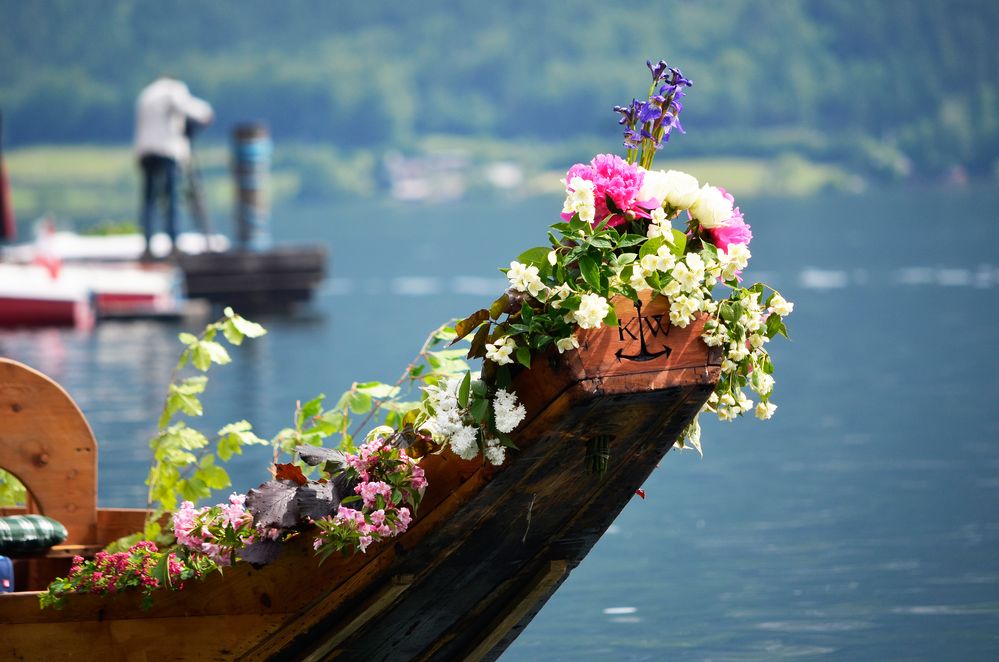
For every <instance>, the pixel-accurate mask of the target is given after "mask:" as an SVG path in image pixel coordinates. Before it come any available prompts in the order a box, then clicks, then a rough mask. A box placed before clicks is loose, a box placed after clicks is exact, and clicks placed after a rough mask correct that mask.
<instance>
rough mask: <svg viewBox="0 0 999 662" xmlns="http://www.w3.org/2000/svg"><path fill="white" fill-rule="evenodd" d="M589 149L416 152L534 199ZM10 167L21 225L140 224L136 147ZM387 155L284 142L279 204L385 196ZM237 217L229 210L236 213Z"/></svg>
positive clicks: (466, 143) (825, 184)
mask: <svg viewBox="0 0 999 662" xmlns="http://www.w3.org/2000/svg"><path fill="white" fill-rule="evenodd" d="M588 147H589V146H583V147H582V148H581V147H580V146H578V145H575V146H571V147H566V146H560V145H552V146H539V145H537V144H531V145H527V144H517V143H508V142H503V141H491V140H482V139H458V138H450V137H441V136H437V137H430V138H427V139H425V140H424V141H422V142H421V143H420V144H419V145H418V147H417V148H416V150H414V151H416V152H420V153H424V154H441V153H450V154H454V153H458V154H462V155H464V156H465V157H466V158H467V159H468V161H469V163H470V164H471V167H470V169H469V172H470V173H472V174H470V175H469V178H468V179H469V181H468V185H469V186H468V190H469V191H470V192H472V193H475V194H486V195H488V194H490V193H492V194H495V193H497V192H496V191H495V190H493V191H490V190H489V186H488V185H487V184H486V183H485V182H484V181H483V180H482V179H481V178H476V177H475V174H474V173H475V172H478V171H481V170H482V169H483V168H484V167H485V166H487V165H488V164H490V163H496V162H505V163H509V164H514V165H516V166H517V167H518V168H519V169H520V170H521V171H522V172H523V175H524V182H525V184H524V186H523V187H522V189H523V191H526V192H527V193H528V194H548V193H551V194H557V193H558V192H559V191H560V188H561V184H560V183H559V180H560V179H561V178H562V177H563V176H564V170H562V169H561V167H562V166H561V164H563V163H565V164H571V162H572V161H574V160H579V159H581V158H583V157H580V156H579V154H580V153H584V154H585V153H588V152H587V151H585V150H586V149H587V148H588ZM229 158H230V157H229V151H228V148H227V147H226V146H224V145H210V146H207V147H200V148H199V149H198V150H197V163H198V166H199V168H200V171H201V173H202V181H203V183H204V190H205V193H206V197H207V203H208V206H209V209H210V210H212V211H213V212H215V215H223V214H222V213H221V211H220V210H229V209H231V208H232V200H233V197H234V190H233V183H232V178H231V175H230V172H229ZM5 161H6V164H7V169H8V172H9V173H10V178H11V185H12V188H13V199H14V208H15V212H16V214H17V216H18V218H19V219H20V222H21V223H27V222H28V221H29V220H31V219H34V218H37V217H39V216H42V215H44V214H51V215H53V216H54V217H55V218H56V219H58V220H60V221H61V222H62V224H63V225H65V224H67V223H73V224H75V225H76V226H77V227H82V228H86V227H88V226H91V225H94V224H98V223H104V224H107V223H112V222H121V221H134V219H135V216H136V211H137V208H138V200H139V177H138V172H137V168H136V165H135V160H134V157H133V156H132V154H131V151H130V149H129V148H128V147H127V146H96V145H49V146H35V147H26V148H20V149H15V150H9V151H7V152H6V154H5ZM380 163H381V159H380V155H376V154H374V153H371V152H364V151H355V152H344V151H340V150H336V149H334V148H332V147H326V146H321V145H320V146H317V145H305V144H300V143H294V144H278V145H277V147H276V150H275V156H274V165H273V169H272V178H271V186H270V192H271V198H272V200H273V201H274V202H275V203H281V202H285V201H288V200H294V199H310V198H311V199H330V198H338V197H373V196H376V195H379V191H383V190H385V186H386V182H385V176H384V174H383V173H382V168H381V167H380ZM657 165H658V166H659V167H663V168H673V169H678V170H685V171H687V172H690V173H691V174H693V175H694V176H696V177H697V178H698V179H699V180H700V181H702V182H711V183H715V182H718V183H722V182H723V183H724V184H725V186H726V188H728V189H729V190H731V191H732V192H733V193H734V194H735V195H738V196H760V195H790V196H804V195H810V194H813V193H816V192H818V191H822V190H828V189H841V190H854V189H857V188H860V187H862V186H863V182H862V181H860V180H858V179H857V178H854V177H852V176H850V175H849V174H848V173H847V172H846V171H845V170H844V169H842V168H840V167H839V166H835V165H829V164H821V163H815V162H811V161H807V160H805V159H802V158H800V157H797V156H793V155H784V156H780V157H776V158H747V157H710V158H692V159H666V158H662V157H661V158H660V161H659V162H658V163H657ZM226 213H227V212H226Z"/></svg>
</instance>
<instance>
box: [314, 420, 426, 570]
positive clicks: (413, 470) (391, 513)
mask: <svg viewBox="0 0 999 662" xmlns="http://www.w3.org/2000/svg"><path fill="white" fill-rule="evenodd" d="M344 464H345V465H346V466H347V467H348V473H354V474H356V477H357V478H358V480H359V481H360V482H359V483H358V484H357V486H356V487H355V488H354V492H355V493H356V494H357V495H358V496H360V498H361V506H360V508H357V509H354V508H348V507H347V506H344V505H341V506H340V507H339V508H338V509H337V513H336V515H334V516H333V517H326V518H323V519H321V520H318V521H317V522H316V525H317V526H318V527H319V530H320V534H319V535H318V536H317V537H316V539H315V540H314V541H313V547H314V548H315V549H316V550H317V551H318V552H319V553H320V554H322V555H324V556H328V555H329V554H332V553H333V552H335V551H343V552H346V551H347V550H348V549H349V548H354V549H359V550H361V551H362V552H365V551H367V549H368V547H369V546H370V545H371V544H372V543H373V542H378V541H381V540H387V539H389V538H392V537H395V536H397V535H399V534H401V533H403V532H405V531H406V530H407V529H408V528H409V525H410V523H411V522H412V521H413V515H412V510H410V507H413V508H415V507H416V506H417V505H419V502H420V499H421V498H422V496H423V491H424V490H425V489H426V487H427V479H426V476H425V474H424V471H423V468H422V467H420V466H418V465H417V463H416V460H414V459H413V458H411V457H409V456H408V455H407V454H406V453H404V452H402V451H401V450H400V449H398V448H393V447H392V445H391V444H390V443H389V442H388V441H387V440H385V439H380V438H379V439H375V440H373V441H369V442H368V443H366V444H364V445H362V446H361V447H360V448H359V449H358V452H357V453H356V454H355V453H347V454H346V457H345V458H344ZM355 498H356V497H355Z"/></svg>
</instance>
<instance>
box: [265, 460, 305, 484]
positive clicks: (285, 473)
mask: <svg viewBox="0 0 999 662" xmlns="http://www.w3.org/2000/svg"><path fill="white" fill-rule="evenodd" d="M274 480H288V481H291V482H293V483H297V484H298V485H305V484H306V483H308V482H309V479H308V478H306V477H305V474H303V473H302V469H301V467H299V466H298V465H297V464H275V465H274Z"/></svg>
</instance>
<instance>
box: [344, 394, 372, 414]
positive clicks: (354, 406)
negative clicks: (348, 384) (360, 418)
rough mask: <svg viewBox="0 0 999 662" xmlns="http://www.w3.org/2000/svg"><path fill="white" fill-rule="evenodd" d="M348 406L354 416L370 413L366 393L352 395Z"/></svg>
mask: <svg viewBox="0 0 999 662" xmlns="http://www.w3.org/2000/svg"><path fill="white" fill-rule="evenodd" d="M348 406H349V407H350V410H351V411H352V412H354V413H355V414H366V413H368V412H369V411H371V396H370V395H368V394H367V393H352V394H351V396H350V401H349V403H348Z"/></svg>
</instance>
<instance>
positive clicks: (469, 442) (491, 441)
mask: <svg viewBox="0 0 999 662" xmlns="http://www.w3.org/2000/svg"><path fill="white" fill-rule="evenodd" d="M461 382H462V377H450V378H448V379H446V380H443V381H441V382H439V383H438V384H436V385H431V386H425V387H423V390H424V391H425V392H426V394H427V405H428V411H429V413H428V417H427V419H426V420H425V421H424V422H423V424H422V426H421V428H422V429H423V430H425V431H426V432H429V433H430V435H431V436H432V437H433V438H434V440H436V441H437V442H439V443H441V444H448V445H450V447H451V450H452V451H454V453H455V455H457V456H458V457H460V458H462V459H464V460H473V459H475V458H476V457H477V456H478V455H479V451H480V450H481V451H482V452H483V454H484V455H485V458H486V460H487V461H488V462H489V463H490V464H494V465H500V464H503V462H504V460H505V459H506V447H505V446H503V444H502V443H501V442H500V440H499V439H496V438H495V437H493V436H492V435H490V434H489V433H488V431H487V430H486V429H485V428H484V427H482V426H480V425H478V424H477V423H475V422H474V421H473V417H472V415H471V412H470V411H469V409H468V408H467V407H462V406H461V405H460V403H459V397H458V392H459V390H460V389H461ZM492 409H493V416H494V419H495V422H496V430H497V431H499V432H502V433H504V434H508V433H510V432H513V430H514V429H515V428H516V427H517V426H518V425H520V423H521V422H522V421H523V420H524V417H525V416H526V415H527V411H526V410H525V409H524V406H523V405H522V404H519V403H518V401H517V396H516V394H514V393H512V392H510V391H507V390H505V389H498V390H497V391H496V395H495V397H494V398H493V402H492ZM480 439H481V440H482V443H481V444H480V443H479V442H480Z"/></svg>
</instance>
